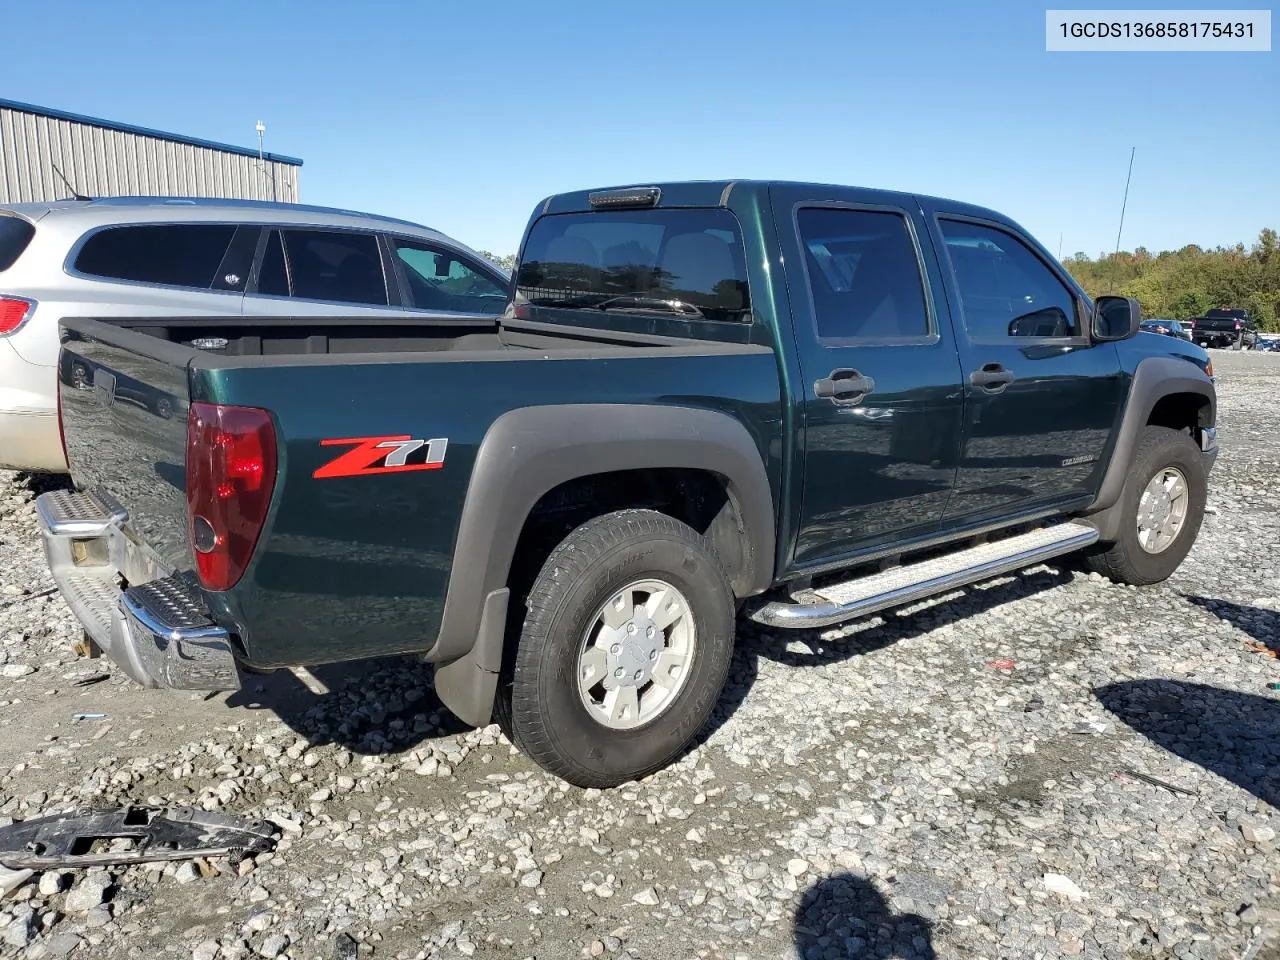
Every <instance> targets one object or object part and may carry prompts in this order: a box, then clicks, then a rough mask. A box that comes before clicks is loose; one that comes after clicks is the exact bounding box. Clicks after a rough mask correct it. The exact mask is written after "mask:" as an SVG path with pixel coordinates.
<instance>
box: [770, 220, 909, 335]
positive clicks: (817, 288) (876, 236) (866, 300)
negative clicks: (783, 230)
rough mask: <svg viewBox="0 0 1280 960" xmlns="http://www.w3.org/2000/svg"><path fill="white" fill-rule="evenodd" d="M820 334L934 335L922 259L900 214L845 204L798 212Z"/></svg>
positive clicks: (814, 310)
mask: <svg viewBox="0 0 1280 960" xmlns="http://www.w3.org/2000/svg"><path fill="white" fill-rule="evenodd" d="M796 219H797V222H798V224H799V227H800V242H801V245H802V247H803V249H804V256H805V266H806V268H807V272H808V276H809V288H810V291H811V292H812V294H813V313H814V321H815V323H816V324H817V327H818V337H819V339H821V340H867V341H902V340H921V339H924V338H926V337H928V336H929V335H930V330H929V311H928V306H927V303H926V300H925V295H924V279H923V277H922V276H921V273H920V258H919V256H917V254H916V246H915V242H914V241H913V240H912V238H911V232H910V229H909V228H908V227H907V220H906V217H904V216H903V215H902V214H899V213H890V212H886V211H879V210H851V209H845V208H841V207H803V208H801V209H800V210H799V211H798V213H797V217H796Z"/></svg>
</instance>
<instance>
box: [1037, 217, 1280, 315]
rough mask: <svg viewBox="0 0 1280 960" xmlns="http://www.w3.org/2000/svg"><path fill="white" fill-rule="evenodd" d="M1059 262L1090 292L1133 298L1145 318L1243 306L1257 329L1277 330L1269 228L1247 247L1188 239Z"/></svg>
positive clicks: (1277, 250) (1275, 269)
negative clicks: (1155, 249) (1167, 246)
mask: <svg viewBox="0 0 1280 960" xmlns="http://www.w3.org/2000/svg"><path fill="white" fill-rule="evenodd" d="M1062 263H1063V266H1065V267H1066V268H1067V269H1068V270H1069V271H1071V275H1072V276H1073V277H1075V278H1076V281H1077V282H1078V283H1079V284H1080V285H1081V286H1082V287H1084V289H1085V291H1086V292H1087V293H1088V294H1089V296H1091V297H1097V296H1099V295H1101V294H1117V295H1119V296H1124V297H1134V298H1135V299H1137V301H1138V302H1139V303H1141V304H1142V315H1143V316H1144V317H1161V318H1168V319H1172V320H1190V319H1191V318H1192V317H1201V316H1204V314H1205V311H1207V310H1209V309H1210V308H1212V307H1242V308H1244V309H1246V310H1248V311H1249V314H1250V315H1251V316H1252V317H1253V318H1254V320H1255V321H1257V324H1258V328H1259V329H1260V330H1265V331H1268V332H1271V333H1275V332H1280V238H1278V237H1277V235H1276V231H1274V230H1272V229H1270V228H1267V229H1265V230H1263V231H1262V232H1261V233H1260V234H1258V239H1257V242H1255V243H1254V244H1253V245H1252V246H1250V247H1246V246H1245V245H1244V244H1243V243H1238V244H1236V245H1235V246H1233V247H1217V248H1215V249H1212V250H1205V249H1203V248H1201V247H1199V246H1196V245H1195V244H1190V245H1189V246H1185V247H1183V248H1182V249H1181V250H1166V251H1164V252H1162V253H1156V254H1153V253H1151V252H1150V251H1149V250H1147V249H1146V248H1145V247H1138V248H1137V249H1136V250H1134V251H1132V252H1129V251H1121V252H1120V253H1118V254H1105V255H1103V256H1100V257H1098V258H1097V259H1093V258H1091V257H1090V256H1089V255H1088V254H1086V253H1077V254H1075V255H1074V256H1071V257H1067V258H1066V259H1065V260H1063V262H1062Z"/></svg>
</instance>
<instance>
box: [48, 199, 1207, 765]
mask: <svg viewBox="0 0 1280 960" xmlns="http://www.w3.org/2000/svg"><path fill="white" fill-rule="evenodd" d="M255 272H256V271H255ZM248 282H249V285H250V287H252V284H253V283H254V277H253V276H251V277H250V278H249V281H248ZM1139 319H1140V318H1139V315H1138V307H1137V304H1136V302H1134V301H1131V300H1126V299H1122V298H1118V297H1102V298H1099V299H1098V300H1097V301H1096V302H1091V301H1090V300H1089V299H1088V298H1087V297H1086V296H1085V294H1084V293H1083V292H1082V291H1081V289H1080V288H1079V287H1078V286H1077V285H1076V284H1075V283H1074V282H1073V281H1072V279H1071V278H1070V277H1069V276H1068V275H1067V273H1066V271H1064V270H1063V269H1062V267H1061V266H1060V265H1059V264H1058V263H1057V262H1056V261H1055V260H1054V259H1053V258H1052V257H1051V256H1050V255H1049V254H1048V253H1046V252H1045V250H1044V248H1043V247H1041V246H1040V245H1039V244H1038V243H1037V242H1036V241H1035V240H1033V239H1032V238H1031V237H1029V236H1028V235H1027V234H1026V232H1024V231H1023V230H1022V229H1021V228H1019V227H1018V226H1017V224H1015V223H1013V222H1012V221H1010V220H1009V219H1008V218H1006V217H1004V216H1001V215H1000V214H998V213H994V212H992V211H991V210H986V209H982V208H979V207H974V206H970V205H967V204H963V203H955V202H951V201H948V200H938V199H932V198H928V197H922V196H914V195H910V194H902V193H888V192H882V191H873V190H863V189H854V188H847V187H838V186H822V185H812V184H795V183H778V182H770V183H761V182H722V183H671V184H663V185H659V186H645V187H638V188H626V189H609V190H598V191H593V192H581V193H570V194H563V195H558V196H553V197H550V198H548V199H546V200H545V201H544V202H542V203H540V204H538V206H537V208H536V209H535V211H534V213H533V216H532V218H531V220H530V222H529V225H528V229H527V231H526V234H525V237H524V240H523V242H522V244H521V252H520V258H519V264H518V267H517V269H516V272H515V276H514V278H513V288H512V291H511V301H510V303H509V305H508V308H507V311H506V313H505V315H503V316H501V317H499V318H494V317H478V316H477V317H470V316H462V315H452V316H440V317H438V318H430V319H423V318H421V317H415V318H409V317H406V318H405V320H404V322H402V323H394V322H389V321H386V320H384V319H379V320H378V323H377V325H376V326H371V325H370V324H369V323H368V322H362V321H359V320H355V319H349V320H343V319H341V318H332V319H318V318H307V319H296V320H295V319H289V318H280V319H273V320H271V321H270V322H269V323H267V322H265V321H263V320H262V319H261V318H254V319H248V318H245V319H243V320H240V319H227V318H208V317H201V318H182V317H173V318H171V319H157V318H155V317H148V318H145V319H137V320H128V319H121V318H110V319H93V318H78V319H67V320H64V321H63V322H62V340H63V344H62V351H61V355H60V360H59V378H60V404H61V423H62V427H63V436H64V445H65V448H66V452H67V454H68V457H69V462H70V465H71V471H72V474H73V477H74V480H75V484H76V489H75V490H74V491H71V490H67V491H57V492H52V493H47V494H45V495H44V496H42V497H41V498H40V499H39V501H38V511H39V515H40V517H41V520H42V524H43V528H44V535H45V544H46V550H47V553H48V557H49V563H50V566H51V569H52V571H53V574H54V577H55V579H56V581H57V583H58V584H59V586H60V587H61V590H62V593H63V595H64V596H65V597H66V599H67V601H68V603H69V604H70V605H71V607H72V609H73V610H74V611H75V612H76V614H77V615H78V616H79V618H80V619H81V621H82V622H83V623H84V625H85V627H86V629H87V632H88V634H89V636H90V637H91V638H92V640H93V641H94V642H95V643H96V644H97V645H98V646H99V647H101V648H102V649H103V650H104V651H105V652H106V653H107V654H108V656H109V657H110V658H111V659H112V660H113V661H114V662H115V663H116V664H117V665H119V667H120V668H121V669H123V670H124V671H125V672H126V673H127V674H129V675H130V676H131V677H132V678H134V679H135V680H137V681H138V682H140V683H144V684H147V685H150V686H156V687H174V688H186V689H228V688H230V687H232V686H234V685H238V684H239V683H240V678H241V676H242V674H243V673H244V672H245V671H262V670H269V669H272V668H277V667H289V666H298V665H313V664H320V663H332V662H337V661H344V660H352V659H357V658H367V657H373V656H381V655H388V654H416V655H420V656H422V657H425V658H426V659H427V660H429V661H433V662H434V663H436V664H437V665H438V666H437V669H436V673H435V678H436V686H437V692H438V694H439V697H440V698H441V700H442V701H443V702H444V703H445V704H446V705H447V706H448V707H449V708H450V709H451V710H453V711H454V712H455V713H456V714H457V715H458V716H459V717H461V718H462V719H463V720H465V721H467V722H469V723H474V724H483V723H488V722H490V720H492V719H495V718H496V719H497V720H498V721H499V722H500V723H502V724H503V726H504V727H505V729H506V730H507V732H508V734H509V736H510V737H511V738H512V740H513V742H514V743H516V744H517V745H518V746H519V747H521V748H522V749H523V750H524V751H525V752H527V753H528V755H529V756H530V757H532V758H533V759H534V760H535V761H536V762H537V763H539V764H541V765H542V766H544V767H545V768H547V769H548V770H550V771H552V772H554V773H555V774H557V775H559V776H561V777H563V778H565V779H567V780H569V781H571V782H573V783H575V784H581V785H589V786H607V785H614V784H617V783H620V782H623V781H625V780H628V779H632V778H637V777H641V776H644V775H645V774H647V773H649V772H652V771H654V770H656V769H658V768H660V767H662V766H663V765H664V764H666V763H669V762H670V761H671V760H673V759H674V758H675V757H677V756H678V755H679V754H680V753H681V752H682V750H684V749H685V748H686V747H687V745H688V744H689V742H690V741H691V739H692V738H693V737H694V736H695V735H696V734H697V733H698V731H699V728H701V727H702V726H703V725H704V723H705V722H706V721H707V719H708V717H709V715H710V713H711V712H712V710H713V708H714V706H715V704H716V701H717V698H718V697H719V695H720V691H721V687H722V685H723V683H724V680H725V677H726V673H727V671H728V669H729V663H730V658H731V654H732V650H733V639H734V629H735V621H736V620H737V619H738V618H740V617H750V618H753V619H754V620H756V621H758V622H761V623H763V624H766V625H768V626H770V627H773V628H778V630H779V642H780V643H781V642H782V639H781V636H782V631H783V630H787V629H801V630H803V629H813V628H821V627H826V626H829V625H831V624H835V623H839V622H841V621H844V620H848V619H851V618H853V617H857V616H861V615H864V614H867V613H870V612H872V611H876V610H881V609H885V608H889V607H893V606H900V605H903V604H906V603H910V602H912V601H916V600H918V599H920V598H923V597H926V596H930V595H935V594H938V593H941V592H945V591H948V590H951V589H954V588H955V587H957V586H959V585H962V584H966V583H971V582H974V581H977V580H981V579H984V578H989V577H992V576H996V575H1000V574H1004V573H1008V572H1011V571H1015V570H1018V569H1022V568H1025V567H1028V566H1032V565H1035V564H1037V563H1040V562H1041V561H1044V560H1047V559H1049V558H1051V557H1055V556H1059V555H1065V554H1069V553H1070V554H1077V555H1079V556H1080V557H1081V559H1082V562H1083V563H1085V564H1087V565H1088V566H1089V567H1091V568H1092V569H1094V570H1097V571H1100V572H1102V573H1104V574H1105V575H1107V576H1109V577H1112V578H1114V579H1116V580H1118V581H1121V582H1124V583H1131V584H1148V583H1154V582H1157V581H1160V580H1163V579H1165V578H1166V577H1168V576H1169V575H1170V574H1171V573H1172V572H1173V571H1174V569H1175V568H1176V567H1177V566H1178V564H1179V563H1180V562H1181V561H1182V559H1183V558H1184V557H1185V556H1186V554H1187V551H1188V550H1189V549H1190V548H1191V545H1192V543H1193V541H1194V540H1195V537H1196V534H1197V531H1198V529H1199V526H1200V521H1201V516H1202V512H1203V509H1204V503H1205V493H1206V483H1207V476H1208V473H1209V470H1210V467H1211V465H1212V463H1213V459H1214V457H1215V455H1216V452H1217V447H1216V443H1215V428H1214V423H1215V407H1216V398H1215V393H1214V386H1213V380H1212V368H1211V366H1210V364H1209V360H1208V356H1207V354H1206V353H1205V352H1204V351H1203V350H1201V349H1200V348H1199V347H1196V346H1194V345H1192V344H1188V343H1182V342H1179V341H1177V340H1173V339H1172V338H1167V337H1139V336H1136V334H1137V331H1138V324H1139Z"/></svg>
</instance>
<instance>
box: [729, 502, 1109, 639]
mask: <svg viewBox="0 0 1280 960" xmlns="http://www.w3.org/2000/svg"><path fill="white" fill-rule="evenodd" d="M1097 539H1098V531H1097V530H1095V529H1094V528H1093V527H1090V526H1087V525H1085V524H1083V523H1060V524H1056V525H1054V526H1051V527H1043V528H1041V529H1039V530H1032V531H1031V532H1030V533H1023V534H1019V535H1018V536H1016V537H1008V538H1006V539H1003V540H996V541H994V542H992V543H983V544H979V545H978V546H976V547H970V548H968V549H967V550H957V551H956V552H955V553H949V554H946V555H944V556H940V557H934V558H932V559H929V560H922V561H920V562H918V563H911V564H905V565H903V566H901V567H893V568H892V569H889V570H883V571H881V572H879V573H873V574H868V575H867V576H863V577H858V578H856V579H854V580H846V581H844V582H843V583H833V584H828V585H826V586H824V587H820V588H818V589H815V590H812V591H810V595H811V596H812V597H813V598H814V601H813V602H811V603H784V602H781V601H774V602H772V603H767V604H765V605H764V606H761V607H759V608H758V609H756V610H755V611H753V612H752V613H750V614H749V616H750V618H751V619H752V620H755V621H756V622H757V623H763V624H765V625H766V626H770V627H787V628H791V629H801V630H805V629H812V628H815V627H829V626H831V625H832V624H835V623H841V622H843V621H845V620H852V619H853V618H855V617H861V616H864V615H866V614H870V613H875V612H876V611H878V610H884V609H886V608H888V607H900V606H904V605H906V604H908V603H914V602H915V601H917V600H923V599H924V598H925V597H931V596H934V595H935V594H939V593H946V592H947V591H948V590H954V589H955V588H956V587H962V586H964V585H965V584H969V583H975V582H977V581H979V580H987V579H989V578H991V577H998V576H1000V575H1002V574H1005V573H1011V572H1013V571H1015V570H1022V569H1025V568H1026V567H1033V566H1035V565H1036V564H1038V563H1042V562H1043V561H1045V560H1048V559H1050V558H1051V557H1057V556H1060V555H1062V554H1064V553H1072V552H1074V551H1076V550H1080V549H1082V548H1084V547H1087V546H1089V545H1090V544H1092V543H1095V542H1096V541H1097Z"/></svg>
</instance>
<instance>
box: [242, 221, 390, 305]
mask: <svg viewBox="0 0 1280 960" xmlns="http://www.w3.org/2000/svg"><path fill="white" fill-rule="evenodd" d="M280 238H281V240H282V241H283V253H284V260H285V264H286V269H287V273H288V280H289V295H290V296H292V297H298V298H300V299H304V300H332V301H335V302H338V303H360V304H368V305H372V306H383V307H385V306H386V305H387V283H386V280H385V279H384V278H383V274H382V257H381V255H380V254H379V252H378V238H377V237H376V236H374V235H373V234H372V233H347V232H344V231H336V230H335V231H327V230H281V231H280ZM272 243H274V239H272V240H270V241H269V242H268V244H267V253H266V258H265V259H264V261H263V265H262V268H261V270H260V274H259V282H258V289H259V292H262V293H266V292H269V291H267V290H263V289H262V279H263V277H264V276H265V277H266V278H267V280H268V283H269V285H270V286H272V287H273V288H274V289H276V290H277V291H278V289H279V285H280V279H279V277H280V274H279V266H278V262H277V261H276V260H275V255H274V254H273V252H272ZM268 271H270V272H268Z"/></svg>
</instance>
